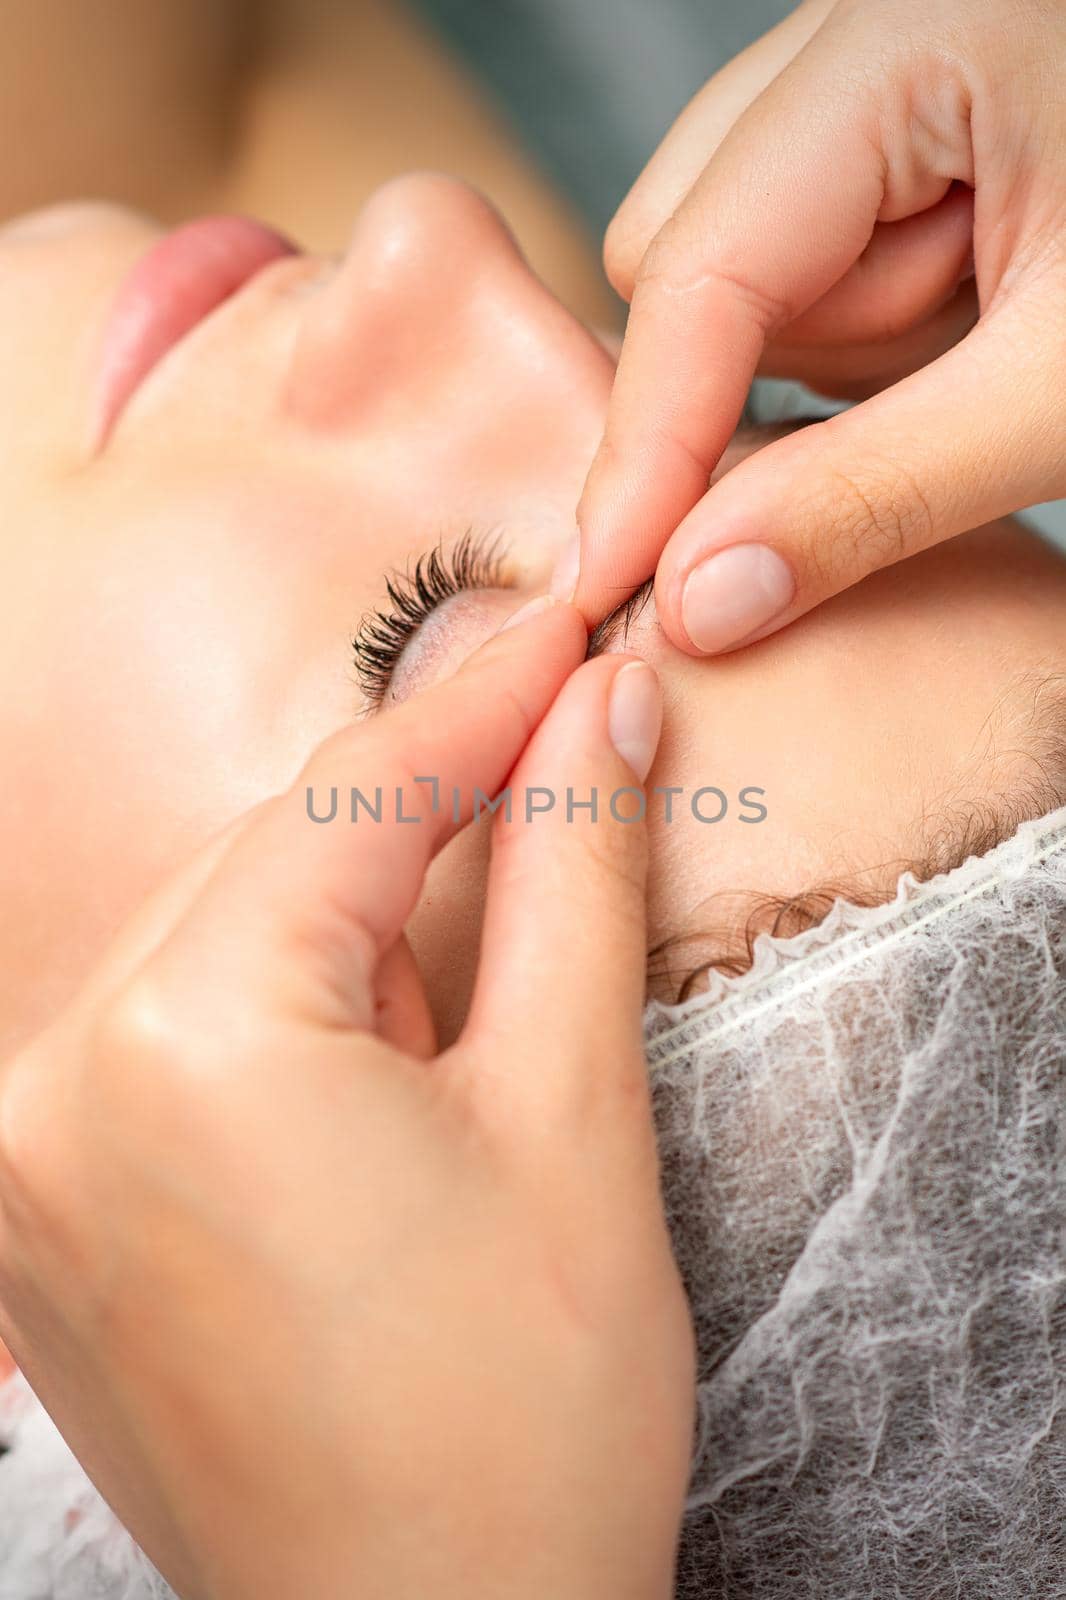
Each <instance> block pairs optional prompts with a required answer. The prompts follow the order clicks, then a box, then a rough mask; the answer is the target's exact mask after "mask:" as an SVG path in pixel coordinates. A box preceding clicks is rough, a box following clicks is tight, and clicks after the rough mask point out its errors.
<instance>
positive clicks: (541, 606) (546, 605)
mask: <svg viewBox="0 0 1066 1600" xmlns="http://www.w3.org/2000/svg"><path fill="white" fill-rule="evenodd" d="M558 604H559V602H558V600H557V599H556V598H555V596H554V595H553V594H538V596H537V598H536V599H535V600H527V601H526V604H525V605H524V606H519V608H518V610H517V611H512V612H511V615H510V616H509V617H508V618H507V620H506V622H501V623H500V626H499V627H498V628H497V629H496V632H497V633H506V632H507V630H508V628H517V627H518V625H519V623H520V622H528V621H529V619H530V617H538V616H539V615H540V613H541V612H542V611H550V610H551V608H552V606H557V605H558Z"/></svg>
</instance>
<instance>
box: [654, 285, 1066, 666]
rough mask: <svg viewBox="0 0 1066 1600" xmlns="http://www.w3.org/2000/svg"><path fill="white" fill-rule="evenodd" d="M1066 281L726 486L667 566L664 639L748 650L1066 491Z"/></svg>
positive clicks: (696, 516) (752, 464) (693, 518)
mask: <svg viewBox="0 0 1066 1600" xmlns="http://www.w3.org/2000/svg"><path fill="white" fill-rule="evenodd" d="M1058 277H1059V279H1060V281H1059V282H1058V283H1052V281H1051V278H1052V272H1051V271H1050V270H1048V271H1046V272H1045V273H1044V274H1043V276H1042V280H1041V281H1040V282H1039V283H1033V284H1030V285H1028V286H1020V287H1017V288H1016V289H1015V290H1014V292H1013V295H1012V298H1011V301H1010V303H1009V305H1008V304H1002V305H1001V306H1000V307H999V308H998V309H997V311H996V312H995V313H986V315H985V317H984V318H982V320H981V321H980V322H979V323H978V324H977V326H976V328H974V330H973V331H972V332H971V333H970V334H969V335H968V336H967V337H966V338H965V339H964V340H963V341H962V343H961V344H959V345H957V346H956V347H955V348H954V349H953V350H951V351H949V352H948V353H947V354H946V355H943V356H941V357H940V358H939V359H938V360H936V361H933V362H931V363H930V364H929V365H928V366H927V367H924V368H923V369H922V370H921V371H920V372H917V373H915V374H913V375H912V376H910V377H908V378H905V379H903V380H902V381H901V382H899V383H897V384H895V385H894V386H893V387H892V388H891V389H887V390H884V391H883V392H882V393H881V394H879V395H877V396H875V397H874V398H873V399H870V400H866V401H864V402H863V403H862V404H861V405H858V406H855V407H854V408H853V409H852V410H850V411H846V412H842V413H840V414H839V415H837V416H835V417H831V418H829V419H828V420H827V421H825V422H820V423H816V424H813V425H811V426H809V427H807V428H804V429H802V430H800V431H799V432H798V433H793V434H791V435H789V436H788V437H786V438H784V439H781V440H778V441H776V442H775V443H773V444H770V445H768V446H767V447H766V448H765V449H763V450H760V451H758V452H757V453H756V454H755V455H753V456H749V457H748V458H747V460H746V461H744V462H742V463H741V464H740V465H739V466H737V467H735V468H734V469H733V470H732V471H731V472H729V473H727V474H726V475H725V477H723V478H721V479H720V480H719V481H718V483H716V484H715V485H714V487H713V488H711V489H710V490H709V491H708V493H707V494H706V495H704V497H703V499H702V500H701V501H700V502H699V504H698V505H696V506H695V508H694V509H693V510H692V511H691V512H690V513H689V514H688V516H687V517H686V518H685V519H684V521H683V522H682V523H681V525H680V527H679V528H678V529H677V531H676V532H675V533H674V535H673V537H672V538H671V539H670V541H669V543H668V544H667V546H666V549H665V550H664V552H663V555H662V557H661V559H660V562H659V566H658V570H657V574H656V586H655V594H656V603H657V607H658V614H659V620H660V622H661V623H662V625H663V627H664V629H665V630H666V632H667V634H668V635H669V636H670V638H671V639H672V640H673V641H674V642H675V643H676V644H678V645H679V646H680V647H681V648H682V649H685V650H688V651H689V652H690V653H692V654H694V655H701V654H714V653H717V652H719V651H724V650H732V649H734V648H736V647H737V646H739V645H742V644H750V643H752V642H753V641H754V640H756V639H762V638H764V637H765V636H766V635H767V634H770V633H774V632H776V630H777V629H778V628H781V627H783V626H785V624H787V623H789V622H792V621H794V620H795V618H797V617H799V616H802V615H803V614H804V613H805V612H806V611H809V610H810V609H811V608H812V607H813V606H816V605H818V604H820V602H821V601H823V600H825V599H828V598H829V597H830V596H831V595H834V594H837V593H839V592H840V591H841V590H843V589H846V588H848V587H849V586H850V585H851V584H853V583H857V582H858V581H859V580H860V579H861V578H864V577H866V576H867V575H868V574H869V573H871V572H876V571H877V570H878V569H879V568H881V567H887V566H890V565H891V564H892V563H893V562H896V561H900V560H902V559H903V558H904V557H906V556H909V555H913V554H916V553H917V552H918V551H919V550H924V549H927V548H928V547H929V546H930V545H934V544H938V543H939V542H940V541H941V540H944V539H949V538H952V537H953V536H954V535H955V534H958V533H964V532H966V531H968V530H969V529H971V528H975V527H979V526H980V525H981V524H982V523H985V522H990V521H991V520H992V519H993V518H995V517H1001V516H1006V515H1007V514H1008V513H1010V512H1012V511H1018V510H1020V509H1021V508H1023V507H1024V506H1028V505H1034V504H1036V503H1037V502H1038V501H1041V500H1049V499H1054V498H1056V497H1057V496H1059V495H1062V494H1063V493H1066V458H1064V457H1063V455H1062V450H1061V443H1060V440H1061V419H1062V417H1063V415H1064V413H1066V379H1064V374H1066V359H1064V358H1066V327H1064V326H1063V325H1062V323H1063V319H1062V314H1061V310H1060V309H1059V308H1060V307H1061V305H1062V304H1063V292H1064V289H1066V273H1063V272H1062V270H1061V268H1060V269H1059V272H1058ZM1056 319H1058V322H1059V324H1060V325H1059V326H1058V327H1057V328H1056Z"/></svg>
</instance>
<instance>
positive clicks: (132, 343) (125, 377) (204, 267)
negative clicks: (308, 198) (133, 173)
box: [97, 216, 296, 444]
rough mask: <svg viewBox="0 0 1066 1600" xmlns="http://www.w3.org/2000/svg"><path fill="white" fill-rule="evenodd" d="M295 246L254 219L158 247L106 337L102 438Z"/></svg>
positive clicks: (214, 221)
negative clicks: (141, 392) (155, 372)
mask: <svg viewBox="0 0 1066 1600" xmlns="http://www.w3.org/2000/svg"><path fill="white" fill-rule="evenodd" d="M295 253H296V251H295V246H294V245H292V244H291V243H290V242H289V240H287V239H285V238H283V237H282V236H281V234H279V233H275V232H274V230H273V229H272V228H267V227H265V226H264V225H263V224H262V223H261V222H253V221H252V220H251V219H250V218H248V217H227V216H216V217H201V218H200V219H199V220H198V221H196V222H189V223H186V224H185V226H184V227H181V228H178V229H176V230H175V231H174V232H173V233H171V234H168V235H167V237H166V238H165V239H160V241H159V243H158V244H156V245H153V247H152V248H151V250H149V251H148V253H147V255H145V256H142V258H141V260H140V261H139V262H138V263H137V265H136V266H135V267H134V269H133V271H132V272H131V273H130V275H129V277H128V278H127V279H126V281H125V282H124V283H123V285H122V287H121V289H120V290H119V292H118V297H117V299H116V300H115V304H114V306H113V308H112V311H111V316H110V318H109V320H108V323H107V326H106V328H105V331H104V340H103V353H102V357H101V366H100V376H99V389H98V395H97V407H98V410H97V419H98V420H97V437H98V442H99V443H101V444H102V443H103V441H104V439H105V438H106V437H107V435H108V433H109V432H110V431H111V429H112V428H113V427H114V424H115V422H116V420H117V419H118V416H119V414H120V412H121V411H122V410H123V408H124V407H125V406H126V405H127V403H128V402H129V399H130V397H131V395H132V394H133V393H134V391H135V390H136V389H137V388H138V387H139V386H140V384H141V383H142V382H143V381H144V379H145V378H146V377H147V375H148V373H149V372H151V370H152V368H153V367H155V366H157V365H158V363H159V362H160V361H161V360H162V359H163V357H164V356H165V355H166V354H167V352H168V350H172V349H173V347H174V346H175V345H176V344H177V343H178V342H179V341H180V340H181V339H183V338H184V337H185V335H186V334H187V333H189V332H190V330H191V329H193V328H195V327H196V326H197V324H198V323H200V322H202V321H203V320H204V318H205V317H207V316H209V315H210V313H211V312H212V311H214V310H215V309H216V307H218V306H220V305H221V304H222V302H223V301H224V300H228V299H229V298H230V296H231V295H234V294H236V293H237V291H238V289H242V288H243V287H244V285H245V284H246V283H248V282H249V281H250V280H251V279H252V278H254V277H255V275H256V274H257V273H258V272H260V271H261V270H262V269H263V267H266V266H268V265H269V264H270V263H271V262H272V261H277V260H279V259H280V258H281V257H282V256H289V255H293V254H295Z"/></svg>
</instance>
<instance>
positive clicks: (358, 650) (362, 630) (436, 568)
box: [351, 530, 513, 711]
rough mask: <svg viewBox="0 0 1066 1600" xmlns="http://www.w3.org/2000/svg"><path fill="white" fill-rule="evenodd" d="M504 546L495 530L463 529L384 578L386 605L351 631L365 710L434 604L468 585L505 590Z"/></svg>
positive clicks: (377, 698)
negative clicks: (449, 541) (447, 545)
mask: <svg viewBox="0 0 1066 1600" xmlns="http://www.w3.org/2000/svg"><path fill="white" fill-rule="evenodd" d="M506 555H507V548H506V546H505V544H504V543H503V540H502V538H501V536H500V535H499V534H496V533H476V532H474V531H473V530H468V531H467V532H466V533H464V534H463V535H462V537H461V538H460V539H458V540H457V541H456V542H455V544H453V545H452V546H451V547H450V548H448V549H445V547H444V543H443V541H441V542H440V543H438V544H436V545H434V546H433V548H432V549H431V550H426V551H424V552H423V553H422V555H420V556H419V557H418V558H417V560H416V561H415V563H414V565H413V566H409V567H408V568H407V570H406V571H404V572H399V571H396V572H392V573H390V574H389V575H388V576H387V577H386V579H385V590H386V594H387V596H388V602H387V605H386V606H384V607H383V608H382V609H381V610H374V611H368V612H367V614H366V615H365V616H364V617H363V619H362V621H361V622H360V624H359V627H358V628H357V629H356V632H355V633H354V635H353V636H352V641H351V643H352V654H353V657H354V661H355V672H356V677H357V679H358V682H359V687H360V688H361V689H362V691H363V695H364V697H365V699H366V702H367V705H368V708H369V710H371V711H375V710H377V708H378V707H379V706H380V705H381V702H382V701H383V700H384V698H385V695H386V694H387V692H388V688H389V684H390V683H391V681H392V675H393V673H394V671H395V670H396V664H397V662H398V661H399V659H400V657H401V655H402V654H403V652H404V650H405V649H406V648H407V646H408V645H409V644H410V642H411V640H412V639H413V638H414V636H415V634H416V633H417V632H418V630H419V628H421V626H422V624H423V623H424V622H425V621H426V620H427V618H429V617H430V616H432V614H433V612H434V611H435V610H436V609H437V607H438V606H440V605H442V604H443V603H444V601H445V600H450V599H451V597H452V596H453V595H457V594H463V593H465V592H468V591H469V590H472V589H507V588H511V587H512V586H513V585H512V583H511V582H510V580H509V579H508V575H507V571H506Z"/></svg>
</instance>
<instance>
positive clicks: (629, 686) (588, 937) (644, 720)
mask: <svg viewBox="0 0 1066 1600" xmlns="http://www.w3.org/2000/svg"><path fill="white" fill-rule="evenodd" d="M661 717H662V712H661V697H660V690H659V683H658V678H657V677H656V674H655V672H654V671H653V669H652V668H651V667H650V666H648V665H647V664H646V663H645V662H643V661H639V660H635V659H633V658H628V659H627V658H626V657H620V656H603V657H600V658H598V659H597V660H595V661H592V662H589V663H587V664H586V665H585V666H583V667H581V668H579V670H578V671H577V672H576V673H575V674H574V675H573V676H572V677H571V678H570V680H569V681H568V682H567V684H566V685H565V686H564V688H563V690H562V692H561V693H560V695H559V697H558V699H557V701H556V702H555V704H554V706H553V707H552V709H551V711H550V712H549V714H548V716H547V717H546V719H545V721H544V722H543V724H542V725H541V727H540V728H539V729H538V730H537V732H536V734H535V735H534V737H533V739H532V741H531V743H530V745H529V747H528V748H527V750H526V752H525V753H524V755H523V757H522V759H521V760H520V762H519V763H518V766H517V767H516V769H515V772H514V775H513V778H512V781H511V784H510V788H509V791H508V793H509V795H510V813H509V815H508V814H507V812H506V811H504V810H501V811H499V812H498V813H497V817H496V822H495V832H494V835H493V851H492V863H491V867H490V873H489V886H488V901H487V907H486V915H485V923H484V929H483V934H482V945H481V949H482V959H481V966H480V969H479V972H478V980H477V985H476V988H475V993H474V999H473V1003H472V1007H471V1012H470V1016H469V1018H468V1022H467V1027H466V1030H465V1032H464V1035H463V1041H462V1042H463V1044H464V1045H474V1046H477V1045H478V1044H479V1043H486V1042H489V1043H491V1048H490V1049H487V1050H485V1051H479V1052H478V1054H479V1055H480V1056H483V1057H485V1058H487V1059H486V1064H485V1065H484V1067H483V1066H482V1064H481V1063H479V1066H478V1076H479V1078H482V1077H483V1076H484V1072H489V1073H492V1072H493V1071H496V1070H503V1071H504V1072H505V1073H506V1078H505V1081H503V1082H501V1083H499V1084H494V1086H493V1097H494V1099H496V1100H497V1101H502V1103H503V1105H504V1106H505V1108H506V1109H507V1111H508V1112H509V1113H513V1112H514V1111H515V1110H516V1109H517V1108H519V1107H521V1109H522V1112H523V1115H522V1116H521V1117H520V1118H519V1119H516V1120H521V1121H522V1122H528V1123H529V1124H530V1125H531V1128H535V1127H537V1126H543V1125H544V1124H545V1123H549V1124H552V1125H554V1124H556V1123H557V1122H558V1120H559V1119H560V1117H561V1118H562V1119H563V1121H564V1122H565V1121H567V1120H569V1121H573V1120H574V1114H575V1112H576V1110H577V1108H578V1107H580V1106H582V1105H586V1104H587V1102H588V1099H589V1097H590V1096H602V1095H604V1094H605V1093H606V1094H607V1095H608V1096H612V1095H614V1094H615V1093H616V1092H617V1091H618V1090H619V1089H620V1088H623V1087H624V1086H626V1085H628V1086H630V1087H633V1086H643V1080H644V1076H645V1072H644V1063H643V1055H642V1051H641V1048H640V1044H641V1028H640V1023H641V1014H642V1008H643V998H644V980H645V964H646V958H647V945H646V921H645V880H646V856H647V843H646V823H645V811H646V797H645V794H644V790H643V787H642V783H643V780H644V778H645V777H646V775H647V773H648V770H649V769H650V767H651V763H652V758H653V756H654V753H655V748H656V745H657V743H658V738H659V729H660V724H661ZM496 1063H499V1064H500V1067H499V1068H497V1067H496V1065H495V1064H496ZM523 1063H524V1064H525V1065H524V1066H523ZM641 1092H645V1091H644V1089H643V1087H641Z"/></svg>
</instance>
